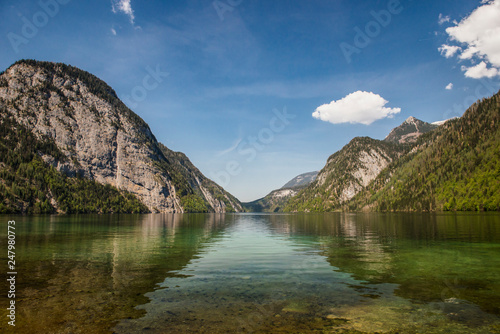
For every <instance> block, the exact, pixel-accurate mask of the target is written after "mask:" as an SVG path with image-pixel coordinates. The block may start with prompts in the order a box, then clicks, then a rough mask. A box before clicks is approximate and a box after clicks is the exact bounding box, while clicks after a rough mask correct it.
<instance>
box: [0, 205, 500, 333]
mask: <svg viewBox="0 0 500 334" xmlns="http://www.w3.org/2000/svg"><path fill="white" fill-rule="evenodd" d="M0 218H2V221H1V222H0V228H1V229H2V230H3V231H5V232H2V233H1V245H2V247H3V248H4V250H2V259H3V260H4V262H3V263H5V264H6V261H7V258H6V255H7V254H6V253H7V233H6V231H7V221H8V220H12V219H14V220H15V221H16V270H17V273H18V275H17V281H16V327H15V331H12V328H11V326H9V325H8V324H7V321H8V320H6V319H8V318H7V317H6V315H7V310H6V308H7V307H8V303H9V299H7V295H6V294H5V293H2V295H1V297H0V302H1V305H2V307H1V309H2V313H1V315H2V321H1V323H0V332H2V333H7V332H15V333H142V332H144V333H238V332H239V333H313V332H314V333H375V332H379V333H389V332H392V333H396V332H399V333H500V215H499V214H487V213H469V214H461V213H460V214H453V213H450V214H373V213H370V214H347V213H331V214H226V215H220V214H185V215H180V214H179V215H173V214H150V215H81V216H32V217H27V216H0ZM3 268H4V269H3V270H4V272H5V275H6V273H7V271H8V270H7V266H6V265H4V266H3ZM2 291H8V287H7V284H6V282H5V280H4V282H3V285H2Z"/></svg>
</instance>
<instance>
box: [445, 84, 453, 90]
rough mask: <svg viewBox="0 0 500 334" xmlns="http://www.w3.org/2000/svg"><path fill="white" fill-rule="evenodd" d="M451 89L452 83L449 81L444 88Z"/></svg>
mask: <svg viewBox="0 0 500 334" xmlns="http://www.w3.org/2000/svg"><path fill="white" fill-rule="evenodd" d="M452 89H453V84H452V83H451V82H450V83H449V84H448V85H447V86H446V90H452Z"/></svg>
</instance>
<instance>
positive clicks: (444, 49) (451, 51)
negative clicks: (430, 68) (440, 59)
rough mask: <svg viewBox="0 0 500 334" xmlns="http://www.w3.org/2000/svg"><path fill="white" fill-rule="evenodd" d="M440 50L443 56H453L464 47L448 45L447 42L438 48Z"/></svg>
mask: <svg viewBox="0 0 500 334" xmlns="http://www.w3.org/2000/svg"><path fill="white" fill-rule="evenodd" d="M438 50H439V52H441V54H442V55H443V56H445V57H446V58H451V57H453V56H454V55H455V54H456V53H457V52H458V51H461V50H462V48H460V47H458V46H454V45H446V44H443V45H441V47H440V48H439V49H438Z"/></svg>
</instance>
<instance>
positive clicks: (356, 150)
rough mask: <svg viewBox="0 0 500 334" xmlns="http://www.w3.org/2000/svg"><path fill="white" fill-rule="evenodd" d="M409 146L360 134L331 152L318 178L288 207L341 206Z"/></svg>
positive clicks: (288, 208) (302, 208)
mask: <svg viewBox="0 0 500 334" xmlns="http://www.w3.org/2000/svg"><path fill="white" fill-rule="evenodd" d="M405 149H406V147H405V146H403V145H398V144H395V143H391V142H385V141H380V140H376V139H372V138H368V137H356V138H354V139H353V140H351V142H349V144H347V145H346V146H344V147H343V148H342V149H341V150H340V151H338V152H336V153H334V154H333V155H331V156H330V157H329V158H328V160H327V162H326V165H325V167H324V168H323V169H322V170H321V171H320V172H319V174H318V176H317V178H316V180H315V181H314V182H313V183H311V184H310V185H309V186H308V187H307V188H306V189H304V190H302V191H301V192H300V193H299V194H298V195H296V196H295V197H293V198H291V199H290V200H289V201H288V203H287V205H286V207H285V211H331V210H336V209H340V208H341V207H342V205H344V204H345V203H347V202H348V201H349V200H350V199H351V198H353V197H354V196H355V195H356V194H357V193H358V192H360V191H361V190H362V189H364V188H365V187H366V186H367V185H368V184H369V183H370V181H372V180H373V179H375V178H376V177H377V175H378V174H379V173H380V172H381V171H382V170H383V169H384V168H386V167H387V166H388V165H389V164H390V163H391V162H392V161H393V160H395V159H397V158H398V157H399V156H400V155H401V154H403V153H404V151H405Z"/></svg>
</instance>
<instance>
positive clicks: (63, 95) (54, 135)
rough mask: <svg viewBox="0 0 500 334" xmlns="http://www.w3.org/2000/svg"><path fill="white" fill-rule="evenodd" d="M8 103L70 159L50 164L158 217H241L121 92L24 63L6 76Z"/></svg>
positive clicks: (72, 71)
mask: <svg viewBox="0 0 500 334" xmlns="http://www.w3.org/2000/svg"><path fill="white" fill-rule="evenodd" d="M0 104H1V105H2V106H3V107H4V109H5V110H6V112H7V113H9V114H10V115H12V117H13V118H14V119H15V120H16V121H17V122H18V123H20V124H22V125H23V126H24V127H26V128H27V129H28V130H29V131H32V132H33V133H34V134H35V135H36V136H37V137H44V138H45V137H47V138H51V139H53V140H54V142H55V144H56V145H57V147H58V149H59V150H60V151H61V152H62V154H63V155H64V157H65V159H60V158H56V157H53V156H51V155H46V154H41V155H42V158H43V160H44V161H45V162H47V163H48V164H50V165H52V166H54V167H55V168H56V169H57V170H59V171H61V172H64V173H65V174H66V175H69V176H76V175H80V176H83V177H85V178H88V179H91V180H95V181H97V182H99V183H102V184H109V185H112V186H114V187H116V188H118V189H124V190H127V191H129V192H130V193H132V194H134V195H135V196H136V197H137V198H139V199H140V200H141V201H142V202H143V203H144V204H145V205H146V206H147V207H148V208H149V209H150V210H151V211H153V212H186V211H207V212H226V211H240V210H241V206H240V204H239V202H238V201H237V200H236V199H235V198H234V197H232V196H231V195H229V194H228V193H226V192H225V191H224V190H223V189H222V188H221V187H219V186H218V185H216V184H215V183H213V182H211V181H210V180H208V179H206V178H205V177H204V176H203V175H202V174H201V173H200V172H199V171H198V170H197V169H196V168H195V167H194V166H192V164H191V162H189V160H188V159H187V157H185V156H184V155H182V154H180V153H179V154H176V153H175V152H172V151H170V150H168V149H167V148H166V147H164V146H162V145H161V144H159V143H158V142H157V140H156V138H155V137H154V135H153V134H152V133H151V130H150V128H149V126H148V125H147V124H146V123H145V122H144V121H143V120H142V119H141V118H140V117H139V116H137V115H136V114H135V113H133V112H132V111H131V110H130V109H128V108H127V107H126V106H125V105H124V104H123V103H122V102H121V101H120V100H119V99H118V98H117V96H116V93H115V92H114V91H113V89H111V88H110V87H109V86H108V85H107V84H106V83H104V82H103V81H101V80H99V79H98V78H96V77H95V76H93V75H91V74H89V73H87V72H84V71H81V70H79V69H77V68H74V67H71V66H67V65H64V64H55V63H49V62H37V61H19V62H17V63H16V64H14V65H13V66H11V67H10V68H9V69H7V70H6V71H5V72H4V73H3V74H1V75H0ZM179 166H180V167H179ZM182 166H189V167H188V168H187V169H186V167H184V169H183V167H182ZM179 175H181V176H179Z"/></svg>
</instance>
